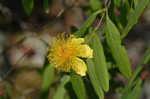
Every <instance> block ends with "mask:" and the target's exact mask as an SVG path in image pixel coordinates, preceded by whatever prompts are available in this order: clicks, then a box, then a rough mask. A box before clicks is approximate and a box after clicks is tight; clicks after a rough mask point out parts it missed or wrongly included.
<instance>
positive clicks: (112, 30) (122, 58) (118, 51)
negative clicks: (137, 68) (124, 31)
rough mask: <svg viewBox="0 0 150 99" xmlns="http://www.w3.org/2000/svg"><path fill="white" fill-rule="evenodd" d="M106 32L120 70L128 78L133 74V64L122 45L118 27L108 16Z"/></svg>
mask: <svg viewBox="0 0 150 99" xmlns="http://www.w3.org/2000/svg"><path fill="white" fill-rule="evenodd" d="M105 34H106V41H107V44H108V46H109V48H110V51H111V53H112V56H113V58H114V60H115V61H116V64H117V66H118V68H119V70H120V72H121V73H122V74H123V75H124V76H125V77H126V78H129V77H130V76H131V64H130V61H129V58H128V55H127V52H126V50H125V48H124V47H123V46H122V45H121V38H120V33H119V31H118V29H117V28H116V26H115V24H114V23H113V22H112V21H111V20H110V19H109V17H108V16H107V18H106V27H105Z"/></svg>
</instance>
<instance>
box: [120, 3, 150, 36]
mask: <svg viewBox="0 0 150 99" xmlns="http://www.w3.org/2000/svg"><path fill="white" fill-rule="evenodd" d="M136 3H137V4H136V7H135V9H132V8H131V12H130V13H129V17H128V23H127V25H126V27H125V29H124V30H123V33H122V35H121V38H124V37H126V36H127V34H128V32H129V31H130V30H131V28H132V27H133V26H134V25H135V24H136V23H137V22H138V19H139V17H140V16H141V14H142V12H143V11H144V9H145V8H146V6H147V5H148V4H149V0H136Z"/></svg>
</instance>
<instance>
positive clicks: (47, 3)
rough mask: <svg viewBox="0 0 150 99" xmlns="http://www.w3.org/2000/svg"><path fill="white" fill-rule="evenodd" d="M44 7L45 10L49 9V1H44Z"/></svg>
mask: <svg viewBox="0 0 150 99" xmlns="http://www.w3.org/2000/svg"><path fill="white" fill-rule="evenodd" d="M43 7H44V9H45V10H47V8H48V7H49V0H43Z"/></svg>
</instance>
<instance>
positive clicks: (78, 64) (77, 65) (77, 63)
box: [71, 57, 87, 76]
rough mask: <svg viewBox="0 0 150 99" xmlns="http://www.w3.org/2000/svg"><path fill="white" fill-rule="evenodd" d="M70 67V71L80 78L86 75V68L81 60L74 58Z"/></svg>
mask: <svg viewBox="0 0 150 99" xmlns="http://www.w3.org/2000/svg"><path fill="white" fill-rule="evenodd" d="M71 66H72V69H73V70H74V71H75V72H76V73H77V74H79V75H81V76H85V75H86V71H87V67H86V64H85V62H84V61H83V60H81V59H79V58H77V57H75V58H73V59H72V62H71Z"/></svg>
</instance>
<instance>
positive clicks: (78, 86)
mask: <svg viewBox="0 0 150 99" xmlns="http://www.w3.org/2000/svg"><path fill="white" fill-rule="evenodd" d="M71 83H72V87H73V90H74V91H75V93H76V95H77V97H78V99H87V97H86V91H85V86H84V82H83V80H82V78H81V77H80V76H79V75H75V74H72V75H71Z"/></svg>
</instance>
